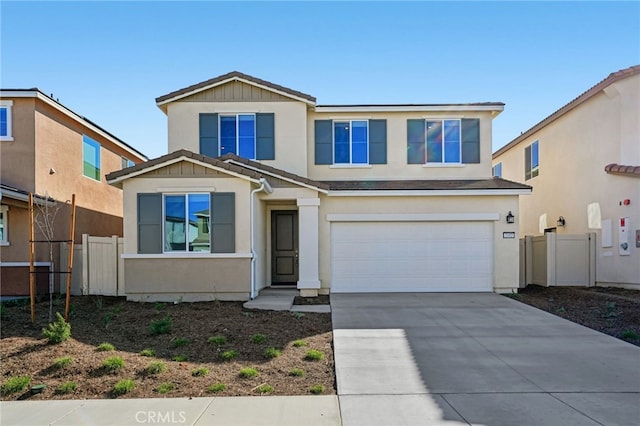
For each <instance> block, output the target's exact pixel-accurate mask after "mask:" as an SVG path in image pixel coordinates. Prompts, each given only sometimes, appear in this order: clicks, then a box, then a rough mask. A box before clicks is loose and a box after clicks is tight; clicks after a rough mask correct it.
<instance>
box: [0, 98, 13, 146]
mask: <svg viewBox="0 0 640 426" xmlns="http://www.w3.org/2000/svg"><path fill="white" fill-rule="evenodd" d="M0 107H2V108H6V109H7V135H6V136H0V141H7V142H11V141H13V101H0Z"/></svg>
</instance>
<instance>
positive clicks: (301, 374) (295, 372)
mask: <svg viewBox="0 0 640 426" xmlns="http://www.w3.org/2000/svg"><path fill="white" fill-rule="evenodd" d="M304 374H305V373H304V370H303V369H302V368H294V369H292V370H291V371H289V375H290V376H293V377H304Z"/></svg>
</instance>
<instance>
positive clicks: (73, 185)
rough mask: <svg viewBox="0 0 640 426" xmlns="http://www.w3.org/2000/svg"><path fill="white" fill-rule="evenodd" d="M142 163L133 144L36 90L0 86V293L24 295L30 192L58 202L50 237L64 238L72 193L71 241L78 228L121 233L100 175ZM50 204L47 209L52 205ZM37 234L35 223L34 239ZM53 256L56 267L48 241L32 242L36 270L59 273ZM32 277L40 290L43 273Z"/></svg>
mask: <svg viewBox="0 0 640 426" xmlns="http://www.w3.org/2000/svg"><path fill="white" fill-rule="evenodd" d="M145 160H146V157H145V156H144V155H143V154H141V153H140V152H138V151H137V150H135V149H134V148H132V147H131V146H129V145H127V144H126V143H124V142H123V141H121V140H120V139H118V138H116V137H115V136H113V135H112V134H110V133H109V132H107V131H106V130H104V129H102V128H100V127H99V126H98V125H96V124H95V123H93V122H91V121H89V120H88V119H86V118H84V117H82V116H80V115H78V114H76V113H75V112H73V111H71V110H70V109H68V108H67V107H65V106H64V105H62V104H60V103H59V102H58V101H57V100H54V99H53V98H51V97H49V96H47V95H45V94H44V93H42V92H41V91H40V90H38V89H15V90H14V89H1V90H0V183H1V187H0V203H1V204H0V272H1V287H0V294H1V295H2V296H9V295H26V294H29V266H28V265H29V210H28V199H29V193H33V194H35V195H36V196H35V197H34V198H35V201H36V204H37V205H43V204H46V203H47V201H46V200H49V199H50V200H53V201H57V203H56V205H57V206H61V208H60V209H59V210H58V213H57V215H56V219H55V226H54V232H55V235H54V239H55V240H68V239H69V227H70V203H69V202H70V200H71V197H72V194H76V206H77V208H76V226H75V241H76V243H80V242H81V239H82V234H84V233H87V234H91V235H97V236H111V235H122V191H120V190H119V189H117V188H114V187H113V186H110V185H108V184H107V183H106V180H105V178H104V176H105V174H107V173H109V172H112V171H114V170H119V169H121V168H123V167H129V166H132V165H134V164H139V163H140V162H142V161H145ZM49 204H50V207H51V210H54V209H55V208H56V207H54V206H53V203H51V202H49ZM35 210H36V213H38V211H39V209H38V208H36V209H35ZM43 239H45V237H44V236H43V235H42V234H41V233H40V232H39V231H38V227H36V240H43ZM56 246H57V244H56ZM57 256H58V255H57V248H56V254H55V256H54V260H55V262H56V264H55V265H49V263H48V262H49V254H48V247H47V244H46V243H44V244H43V243H38V244H36V262H37V264H38V265H40V267H39V268H40V269H41V271H40V272H43V271H42V269H43V270H44V272H46V271H47V270H49V269H50V268H51V269H52V270H57V269H58V264H57V261H58V257H57ZM56 278H59V275H58V274H56ZM37 282H38V291H39V292H41V293H44V292H48V286H47V282H48V277H47V274H46V273H44V274H41V273H39V274H37Z"/></svg>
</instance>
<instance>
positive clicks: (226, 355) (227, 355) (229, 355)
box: [220, 349, 239, 361]
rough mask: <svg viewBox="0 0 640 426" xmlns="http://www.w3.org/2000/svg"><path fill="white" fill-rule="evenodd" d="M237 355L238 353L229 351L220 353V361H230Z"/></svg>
mask: <svg viewBox="0 0 640 426" xmlns="http://www.w3.org/2000/svg"><path fill="white" fill-rule="evenodd" d="M238 355H239V354H238V351H235V350H233V349H230V350H228V351H224V352H221V353H220V359H222V360H223V361H231V360H232V359H234V358H237V357H238Z"/></svg>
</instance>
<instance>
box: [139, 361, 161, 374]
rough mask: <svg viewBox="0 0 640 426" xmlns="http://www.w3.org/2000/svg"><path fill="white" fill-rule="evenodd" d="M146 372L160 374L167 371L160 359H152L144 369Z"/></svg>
mask: <svg viewBox="0 0 640 426" xmlns="http://www.w3.org/2000/svg"><path fill="white" fill-rule="evenodd" d="M144 371H145V373H147V374H160V373H164V372H165V371H167V365H166V364H165V363H164V362H161V361H153V362H150V363H149V365H147V368H145V369H144Z"/></svg>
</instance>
